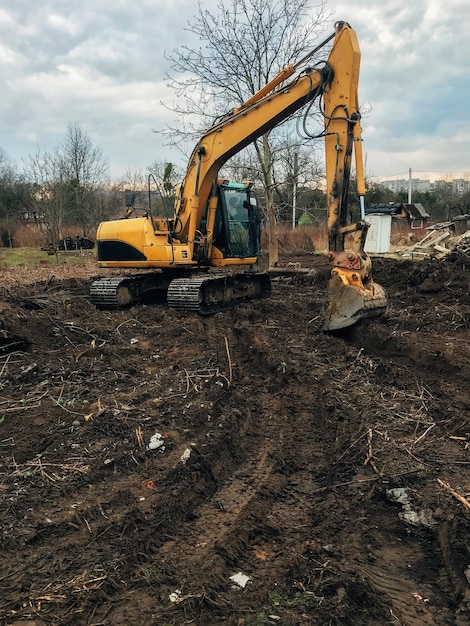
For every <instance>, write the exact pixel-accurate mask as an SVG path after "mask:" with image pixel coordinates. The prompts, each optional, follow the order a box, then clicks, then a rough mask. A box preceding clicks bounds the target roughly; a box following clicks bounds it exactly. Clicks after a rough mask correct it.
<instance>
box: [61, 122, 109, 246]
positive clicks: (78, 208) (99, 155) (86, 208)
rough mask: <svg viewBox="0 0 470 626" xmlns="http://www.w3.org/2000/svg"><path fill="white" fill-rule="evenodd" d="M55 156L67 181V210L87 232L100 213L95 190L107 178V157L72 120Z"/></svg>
mask: <svg viewBox="0 0 470 626" xmlns="http://www.w3.org/2000/svg"><path fill="white" fill-rule="evenodd" d="M58 156H59V160H60V167H61V168H62V177H63V179H64V181H68V192H69V194H68V196H69V197H68V203H67V205H68V206H67V209H68V213H69V215H70V216H73V219H74V220H75V221H76V223H77V224H78V225H79V226H80V227H81V228H82V230H83V234H84V235H88V234H89V231H90V230H91V228H93V227H94V226H95V225H96V223H97V222H98V221H99V219H100V217H101V208H102V204H101V202H100V198H99V194H96V191H97V189H98V187H99V186H100V185H102V184H103V183H104V182H105V181H106V180H107V178H108V163H107V160H106V159H105V157H104V155H103V152H102V150H101V148H98V147H97V146H94V145H93V143H92V141H91V139H90V137H89V135H88V134H87V133H86V132H85V131H84V130H83V129H82V128H81V126H80V125H79V124H78V123H76V122H70V123H69V124H68V126H67V132H66V135H65V139H64V142H63V143H62V145H61V146H60V147H59V150H58Z"/></svg>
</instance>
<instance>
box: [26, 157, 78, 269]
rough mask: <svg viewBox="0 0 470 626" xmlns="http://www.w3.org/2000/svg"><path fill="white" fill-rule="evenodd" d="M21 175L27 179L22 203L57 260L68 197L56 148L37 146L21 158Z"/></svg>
mask: <svg viewBox="0 0 470 626" xmlns="http://www.w3.org/2000/svg"><path fill="white" fill-rule="evenodd" d="M25 177H26V179H27V180H28V182H29V186H28V195H27V198H26V206H27V207H28V211H29V212H30V213H34V214H35V215H36V216H37V221H38V223H39V224H40V225H41V226H42V227H43V228H44V230H45V231H46V236H47V243H48V244H49V245H51V247H52V250H53V251H54V253H55V255H56V260H57V261H58V249H59V241H60V239H61V238H62V225H63V222H64V217H65V209H66V205H67V197H68V181H67V179H66V178H65V176H64V171H63V163H62V157H61V154H60V153H59V151H58V150H56V151H55V152H41V150H40V149H39V148H38V149H37V151H36V153H35V154H34V155H30V156H29V158H28V160H27V161H26V162H25Z"/></svg>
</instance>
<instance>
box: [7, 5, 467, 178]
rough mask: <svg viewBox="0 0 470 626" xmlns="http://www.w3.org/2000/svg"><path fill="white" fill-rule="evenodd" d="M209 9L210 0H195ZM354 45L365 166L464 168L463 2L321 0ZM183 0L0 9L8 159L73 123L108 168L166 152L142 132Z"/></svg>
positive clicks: (151, 121)
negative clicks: (349, 31) (358, 55)
mask: <svg viewBox="0 0 470 626" xmlns="http://www.w3.org/2000/svg"><path fill="white" fill-rule="evenodd" d="M202 5H203V6H204V7H205V8H208V9H209V10H211V11H212V12H216V11H217V5H218V0H202ZM326 8H327V10H331V11H332V12H333V16H332V17H331V23H330V25H329V27H331V28H332V27H333V23H334V20H339V19H342V20H346V21H348V22H349V23H350V24H351V26H352V27H353V28H354V29H355V30H356V32H357V34H358V39H359V44H360V47H361V50H362V65H361V79H360V92H359V96H360V101H361V103H362V104H363V105H364V108H365V109H367V108H370V112H369V113H368V115H367V116H365V117H364V119H363V130H364V153H365V154H366V155H367V169H368V172H369V173H370V174H373V175H377V176H379V175H383V176H386V175H389V174H394V173H395V172H398V171H405V170H407V169H408V168H409V167H412V168H413V169H416V170H445V171H452V170H453V169H455V170H464V169H467V170H470V158H469V156H468V154H469V150H468V145H469V141H470V130H469V126H470V113H469V107H468V104H467V103H468V101H469V97H470V80H469V71H468V59H469V58H470V39H469V38H468V36H467V33H466V28H467V24H468V23H469V19H470V3H468V2H467V0H448V1H447V3H446V4H445V6H443V5H442V4H441V2H440V0H439V2H438V0H415V1H414V2H409V0H387V2H386V3H384V2H377V0H357V2H355V3H354V4H353V5H352V4H350V3H348V2H346V0H330V2H329V4H327V7H326ZM196 11H197V4H196V3H195V2H194V0H173V1H172V2H171V3H168V4H166V5H165V6H163V3H155V1H154V0H141V2H139V3H130V2H128V1H127V0H113V1H111V0H102V2H100V3H96V2H94V1H92V0H82V1H81V2H80V3H78V4H77V3H75V4H73V3H64V2H62V1H61V0H43V1H41V2H30V0H15V2H14V3H11V4H10V5H9V6H8V8H5V7H2V8H0V63H1V71H0V90H1V94H2V97H1V98H0V145H1V147H2V148H3V149H4V150H5V152H6V153H7V154H8V155H9V156H10V157H11V158H13V159H16V160H18V161H19V160H20V159H21V157H27V155H28V154H29V153H31V152H34V151H35V149H36V145H39V146H40V147H41V148H42V149H44V150H50V149H53V148H54V147H56V146H58V145H59V144H60V142H61V141H62V140H63V138H64V134H65V131H66V128H67V124H68V123H69V122H71V121H77V122H79V123H80V124H81V125H82V126H83V128H84V129H85V130H86V131H87V132H88V133H89V134H90V136H91V138H92V140H93V141H94V142H95V143H96V145H98V146H99V147H100V148H102V150H103V152H104V153H105V154H107V155H108V156H109V159H110V163H111V165H112V171H113V173H115V174H118V173H119V170H120V169H121V170H124V169H125V168H126V167H128V166H135V167H140V168H145V167H146V166H147V165H148V164H149V163H151V162H152V161H153V160H155V159H160V160H163V159H165V158H166V159H173V158H176V157H174V155H172V151H171V150H170V149H169V148H165V147H164V146H162V144H161V138H160V136H159V135H156V134H155V133H153V132H152V129H154V128H162V127H163V126H164V125H165V124H166V123H167V122H171V121H172V120H171V112H170V111H169V110H168V108H165V107H164V106H162V104H161V102H162V101H163V102H166V103H171V102H172V101H173V100H174V94H173V92H171V91H170V90H169V88H168V87H167V85H166V84H165V80H164V76H165V71H166V70H168V69H169V68H168V65H167V61H166V60H165V56H164V52H165V50H167V51H171V50H173V49H175V48H179V47H180V46H181V45H182V44H183V43H185V42H187V43H189V44H190V45H193V46H198V45H200V42H199V41H196V42H195V41H194V40H191V39H190V34H189V33H188V32H187V31H186V30H184V27H185V26H186V24H187V21H188V20H190V19H192V17H193V15H194V14H195V12H196Z"/></svg>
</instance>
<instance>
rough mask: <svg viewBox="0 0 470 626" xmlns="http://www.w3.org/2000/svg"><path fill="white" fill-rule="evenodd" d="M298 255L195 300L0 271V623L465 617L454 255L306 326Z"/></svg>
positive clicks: (468, 309)
mask: <svg viewBox="0 0 470 626" xmlns="http://www.w3.org/2000/svg"><path fill="white" fill-rule="evenodd" d="M302 265H303V266H304V267H311V268H312V269H316V270H317V271H315V272H312V273H311V274H310V275H308V276H305V275H298V276H293V277H282V276H281V277H278V278H276V279H275V280H274V281H273V294H272V297H271V298H270V299H267V300H262V301H257V302H253V303H247V304H244V305H242V306H239V307H237V308H235V309H231V310H226V311H224V312H222V313H218V314H216V315H214V316H211V317H207V318H201V317H199V316H197V315H192V314H188V313H181V312H178V311H175V310H170V309H168V308H167V307H166V306H164V305H159V306H138V307H134V308H132V309H130V310H127V311H122V312H117V311H113V312H103V311H97V310H95V309H94V308H93V307H92V306H91V305H90V303H89V300H88V288H89V277H88V276H85V275H83V274H82V275H79V274H78V273H77V275H76V276H73V275H70V272H69V273H67V274H65V275H64V276H61V273H60V270H56V268H54V276H51V275H50V274H48V272H47V269H44V271H43V275H42V277H40V276H39V275H37V274H36V275H34V277H33V278H32V279H31V280H34V282H31V281H30V282H29V283H28V281H27V280H22V281H21V282H19V283H17V284H14V282H13V281H12V280H5V281H4V282H3V285H4V286H3V288H0V320H1V324H0V328H1V329H2V331H3V337H5V338H8V337H15V338H20V339H23V340H24V343H22V344H18V345H15V346H14V349H13V350H11V349H8V348H4V350H3V352H1V351H0V389H1V395H0V452H1V470H0V471H1V482H0V496H1V506H2V516H1V518H0V520H1V521H0V530H1V559H0V581H1V588H2V592H1V594H0V597H1V599H0V623H2V624H9V625H14V626H19V625H20V624H22V625H24V624H25V623H32V624H36V625H37V626H39V625H41V626H42V625H45V624H69V625H74V624H77V625H79V624H80V625H81V624H95V625H98V624H100V625H105V624H109V625H111V624H112V625H113V626H120V625H123V626H124V625H126V626H128V625H129V624H136V625H140V624H148V625H151V624H155V625H156V624H175V625H180V624H198V625H200V626H210V625H214V626H215V625H219V624H228V625H234V626H235V625H236V626H241V625H244V626H250V625H252V626H254V625H262V624H266V625H267V624H282V625H285V626H294V625H300V624H331V625H338V626H339V625H342V626H343V625H355V626H366V625H367V626H376V625H378V624H406V625H407V626H424V625H429V624H436V625H443V626H444V625H446V626H448V625H449V624H455V625H457V626H463V625H465V624H469V623H470V611H469V606H468V602H469V593H470V590H469V582H468V581H469V579H470V569H469V564H470V542H469V539H468V537H469V512H468V510H467V507H468V506H470V505H469V504H468V500H467V498H468V496H469V493H470V458H469V454H468V449H469V445H470V429H469V425H468V424H469V422H468V380H469V377H470V360H469V356H468V355H469V353H470V352H469V342H470V341H469V332H468V329H469V324H470V295H469V288H468V285H469V280H468V269H467V268H465V266H463V265H462V264H458V263H445V262H429V263H426V262H424V263H416V264H413V263H411V262H408V261H404V262H399V261H394V260H391V259H377V260H375V261H374V269H375V275H374V276H375V278H376V280H377V281H378V282H380V283H381V284H382V285H383V286H384V287H385V288H386V290H387V291H388V294H389V298H390V304H389V307H388V310H387V313H386V316H385V317H384V318H381V319H380V320H376V321H369V322H368V323H367V324H365V323H364V324H362V325H357V326H355V327H354V328H352V329H350V330H348V331H347V332H343V333H341V334H323V333H321V332H320V331H319V330H318V322H319V319H320V310H321V305H322V302H323V298H324V293H325V287H326V281H327V278H328V269H327V266H326V264H325V261H324V259H323V258H322V257H317V256H311V257H308V258H306V259H302ZM6 341H7V339H5V342H4V344H3V345H4V346H6V345H7V343H6ZM1 346H2V344H1V343H0V348H1Z"/></svg>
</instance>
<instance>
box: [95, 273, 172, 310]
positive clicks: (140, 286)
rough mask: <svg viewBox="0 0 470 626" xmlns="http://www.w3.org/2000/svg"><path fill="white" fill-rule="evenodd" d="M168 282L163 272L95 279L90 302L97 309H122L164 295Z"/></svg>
mask: <svg viewBox="0 0 470 626" xmlns="http://www.w3.org/2000/svg"><path fill="white" fill-rule="evenodd" d="M170 282H171V277H170V276H169V275H168V274H165V273H163V272H155V273H150V274H140V275H139V274H138V275H134V276H115V277H113V278H97V279H96V280H94V281H93V282H92V284H91V286H90V301H91V303H92V304H93V305H94V306H95V307H96V308H97V309H123V308H125V307H128V306H131V305H133V304H136V303H137V302H140V301H141V300H143V299H145V298H149V297H150V296H151V295H152V294H153V295H155V294H156V293H163V294H165V292H166V290H167V289H168V285H169V284H170Z"/></svg>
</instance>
